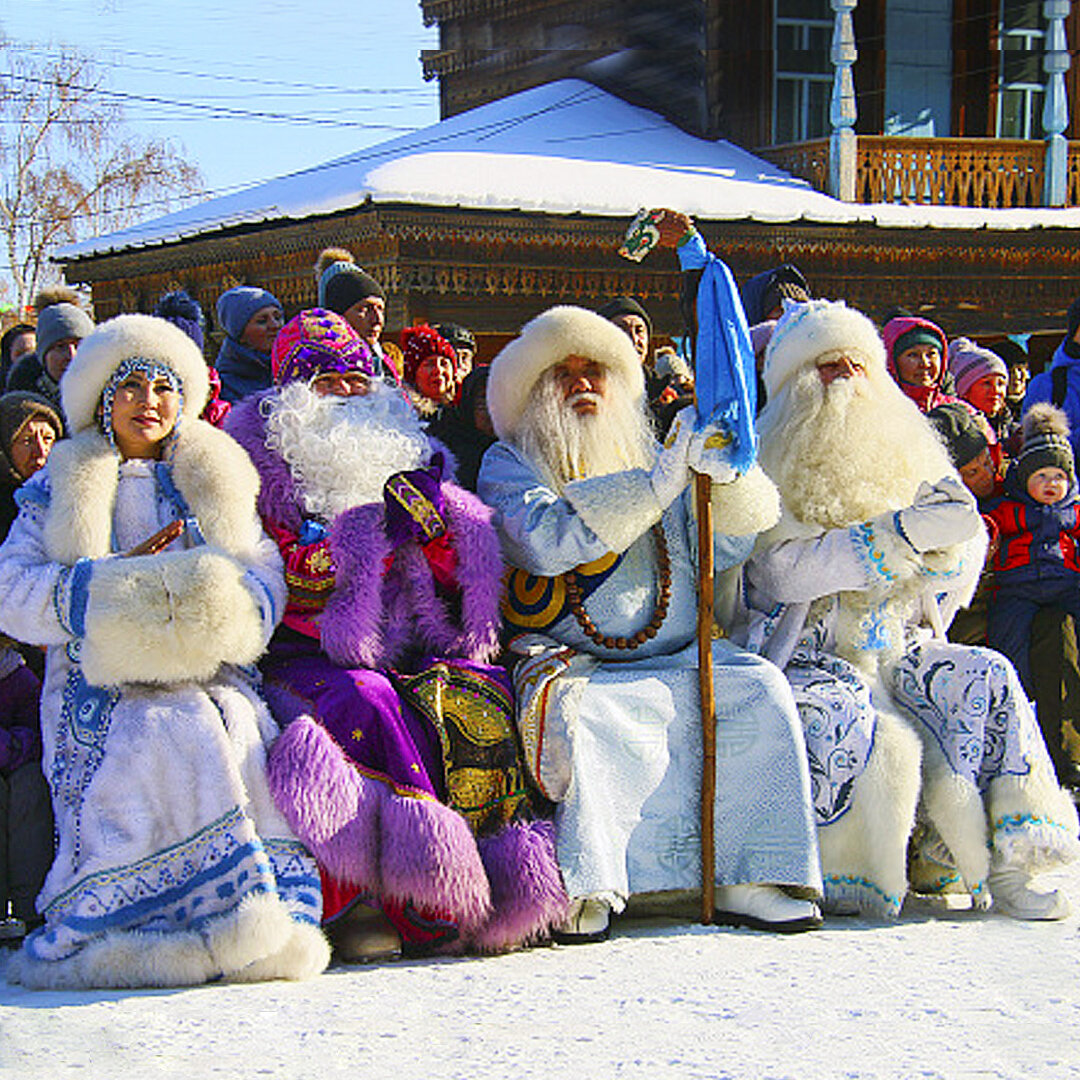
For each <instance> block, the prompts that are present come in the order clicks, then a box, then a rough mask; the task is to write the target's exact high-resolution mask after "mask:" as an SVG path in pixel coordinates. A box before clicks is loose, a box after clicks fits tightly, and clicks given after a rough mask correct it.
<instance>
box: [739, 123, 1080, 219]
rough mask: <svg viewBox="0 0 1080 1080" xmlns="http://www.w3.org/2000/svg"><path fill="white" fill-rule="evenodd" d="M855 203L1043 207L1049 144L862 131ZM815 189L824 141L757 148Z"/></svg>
mask: <svg viewBox="0 0 1080 1080" xmlns="http://www.w3.org/2000/svg"><path fill="white" fill-rule="evenodd" d="M856 147H857V148H856V152H855V201H856V202H860V203H921V204H928V205H931V206H976V207H982V208H984V209H1012V208H1017V207H1037V206H1041V205H1042V193H1043V169H1044V164H1045V157H1046V144H1045V143H1044V142H1038V141H1035V140H1026V139H919V138H904V137H900V136H887V135H859V136H858V137H857V142H856ZM756 152H757V153H758V154H759V156H761V157H763V158H765V159H766V160H768V161H771V162H773V164H775V165H779V166H780V168H782V169H785V170H786V171H787V172H790V173H791V174H792V175H793V176H799V177H802V178H803V179H804V180H807V181H809V182H810V183H811V184H812V185H813V186H814V187H815V188H817V190H818V191H825V192H827V191H828V190H829V140H828V139H815V140H812V141H808V142H802V143H788V144H786V145H783V146H769V147H765V148H763V149H760V150H758V151H756ZM1067 205H1069V206H1077V205H1080V143H1076V142H1073V143H1070V144H1069V174H1068V188H1067Z"/></svg>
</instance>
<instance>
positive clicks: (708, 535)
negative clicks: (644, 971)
mask: <svg viewBox="0 0 1080 1080" xmlns="http://www.w3.org/2000/svg"><path fill="white" fill-rule="evenodd" d="M694 504H695V506H696V509H697V529H698V531H697V535H698V544H697V546H698V622H697V639H698V684H699V691H700V699H701V921H702V923H703V924H705V925H708V924H709V923H711V922H712V921H713V908H714V907H715V906H716V873H715V871H716V847H715V843H716V841H715V824H716V822H715V814H714V808H715V805H716V694H715V690H714V687H713V662H712V659H713V658H712V637H713V535H712V533H713V529H712V479H711V478H710V477H709V476H708V475H706V474H705V473H694Z"/></svg>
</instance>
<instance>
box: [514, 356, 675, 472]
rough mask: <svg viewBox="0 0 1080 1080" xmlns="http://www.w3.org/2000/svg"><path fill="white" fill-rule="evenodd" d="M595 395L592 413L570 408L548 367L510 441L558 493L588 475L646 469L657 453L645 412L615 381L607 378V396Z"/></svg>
mask: <svg viewBox="0 0 1080 1080" xmlns="http://www.w3.org/2000/svg"><path fill="white" fill-rule="evenodd" d="M593 399H594V400H595V401H596V403H597V411H596V412H595V413H592V414H586V415H584V416H582V415H579V414H578V413H576V412H574V410H573V409H572V408H571V406H570V403H569V402H567V401H565V400H564V399H563V396H562V391H561V390H560V388H559V387H558V385H557V384H556V382H555V378H554V375H553V373H552V371H551V370H548V371H546V372H544V374H543V375H542V376H541V377H540V378H539V379H538V380H537V382H536V386H534V387H533V391H532V394H531V395H530V396H529V400H528V403H527V404H526V406H525V412H524V414H523V416H522V420H521V426H520V429H519V432H518V435H517V436H516V438H515V440H514V442H515V443H516V445H517V447H518V449H520V450H521V451H522V452H523V453H524V454H525V456H526V457H528V458H529V460H530V461H532V462H533V464H534V465H535V466H536V467H537V468H538V469H539V471H540V474H541V476H542V477H543V478H544V480H545V481H546V482H547V483H548V484H549V485H551V487H552V488H554V489H555V490H556V491H562V489H563V487H564V485H566V484H568V483H569V482H570V481H571V480H580V479H582V478H583V477H586V476H606V475H608V474H609V473H615V472H622V471H623V470H625V469H634V468H646V469H647V468H649V467H650V466H651V465H652V462H653V460H654V458H655V456H656V437H655V435H654V434H653V429H652V422H651V420H650V419H649V416H648V414H647V413H646V412H645V410H644V407H643V406H642V404H641V403H639V402H637V401H635V400H634V399H633V397H632V396H631V394H630V393H628V392H626V391H625V390H624V389H623V388H622V386H621V385H620V384H619V383H617V382H616V381H615V380H614V379H611V378H609V381H608V389H607V392H606V394H605V395H604V396H603V397H596V396H595V395H594V396H593Z"/></svg>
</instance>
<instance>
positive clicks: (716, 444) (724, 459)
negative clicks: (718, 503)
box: [687, 424, 738, 484]
mask: <svg viewBox="0 0 1080 1080" xmlns="http://www.w3.org/2000/svg"><path fill="white" fill-rule="evenodd" d="M731 442H732V439H731V436H730V435H729V434H728V433H727V432H726V431H724V430H723V428H720V427H718V426H717V425H715V424H708V425H707V426H706V427H704V428H702V429H701V431H699V432H696V433H695V435H694V437H693V438H692V439H691V440H690V452H689V454H688V455H687V460H688V461H689V463H690V468H691V469H693V470H694V472H698V473H705V474H706V475H707V476H709V477H711V478H712V481H713V483H714V484H730V483H731V481H732V480H734V479H735V478H736V477H737V476H738V473H737V472H736V470H735V469H734V467H733V466H732V464H731V455H730V453H729V452H728V447H729V446H731Z"/></svg>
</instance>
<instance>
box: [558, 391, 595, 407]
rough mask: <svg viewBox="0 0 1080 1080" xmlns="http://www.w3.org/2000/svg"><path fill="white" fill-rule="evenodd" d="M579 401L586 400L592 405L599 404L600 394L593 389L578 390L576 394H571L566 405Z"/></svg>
mask: <svg viewBox="0 0 1080 1080" xmlns="http://www.w3.org/2000/svg"><path fill="white" fill-rule="evenodd" d="M579 401H588V402H591V403H592V404H593V405H599V404H600V395H599V394H598V393H596V391H595V390H579V391H578V392H577V393H576V394H571V395H570V397H569V399H568V400H567V402H566V403H567V405H576V404H577V403H578V402H579Z"/></svg>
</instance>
